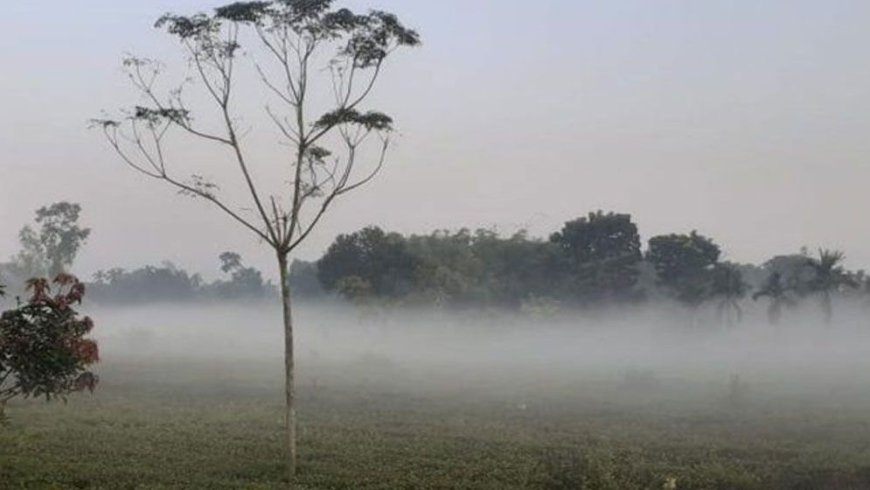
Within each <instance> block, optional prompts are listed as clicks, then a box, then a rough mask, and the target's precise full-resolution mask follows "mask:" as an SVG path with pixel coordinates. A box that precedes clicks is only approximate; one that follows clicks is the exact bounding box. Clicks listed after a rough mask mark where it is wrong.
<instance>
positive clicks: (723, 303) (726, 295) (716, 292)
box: [710, 264, 749, 327]
mask: <svg viewBox="0 0 870 490" xmlns="http://www.w3.org/2000/svg"><path fill="white" fill-rule="evenodd" d="M748 288H749V286H748V285H747V284H746V283H745V282H744V281H743V274H741V273H740V270H739V269H737V267H735V266H734V265H732V264H716V265H715V266H714V267H713V275H712V280H711V282H710V296H711V297H713V298H719V303H718V304H717V305H716V316H717V318H719V321H720V322H721V323H723V324H725V325H727V326H728V327H733V326H734V324H735V323H740V322H742V321H743V309H742V308H740V300H741V299H743V298H744V297H745V296H746V292H747V290H748Z"/></svg>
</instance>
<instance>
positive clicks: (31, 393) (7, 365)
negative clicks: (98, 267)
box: [0, 274, 99, 419]
mask: <svg viewBox="0 0 870 490" xmlns="http://www.w3.org/2000/svg"><path fill="white" fill-rule="evenodd" d="M28 290H29V291H30V293H31V296H30V298H29V299H28V300H27V302H26V303H24V304H22V305H19V306H18V307H17V308H15V309H12V310H9V311H6V312H3V314H2V315H0V419H3V418H4V414H5V412H4V408H5V407H6V404H7V402H8V401H9V400H11V399H13V398H15V397H25V398H29V397H44V398H45V399H46V400H51V399H52V398H56V397H64V396H65V395H67V394H68V393H70V392H72V391H75V390H78V389H81V388H82V386H83V385H82V383H86V384H87V387H88V388H90V389H91V390H93V387H94V384H95V382H96V378H95V377H94V375H93V374H92V373H90V372H88V371H87V367H88V366H90V365H91V364H93V363H95V362H97V361H98V360H99V351H98V349H97V344H96V342H94V341H93V340H91V339H88V338H87V337H86V335H88V334H89V333H90V332H91V330H92V329H93V327H94V324H93V321H92V320H91V319H90V318H89V317H79V314H78V312H76V311H75V310H74V309H73V306H74V305H76V304H78V303H81V301H82V297H83V296H84V292H85V288H84V285H83V284H81V283H80V282H79V281H78V280H77V279H76V278H74V277H72V276H70V275H66V274H61V275H59V276H57V277H56V278H55V279H54V281H53V284H52V283H50V282H49V281H48V280H47V279H33V280H31V281H30V282H29V283H28Z"/></svg>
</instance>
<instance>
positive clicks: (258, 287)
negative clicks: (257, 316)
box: [214, 252, 271, 299]
mask: <svg viewBox="0 0 870 490" xmlns="http://www.w3.org/2000/svg"><path fill="white" fill-rule="evenodd" d="M219 258H220V261H221V271H222V272H224V273H226V274H229V275H230V280H229V281H218V282H216V283H215V284H214V287H215V289H216V293H217V295H218V296H219V297H221V298H224V299H254V298H265V297H267V296H268V291H269V289H270V287H271V284H268V285H267V284H266V282H265V281H263V274H262V273H261V272H260V271H258V270H257V269H255V268H253V267H245V266H244V264H243V262H242V256H241V255H239V254H238V253H236V252H224V253H222V254H220V256H219Z"/></svg>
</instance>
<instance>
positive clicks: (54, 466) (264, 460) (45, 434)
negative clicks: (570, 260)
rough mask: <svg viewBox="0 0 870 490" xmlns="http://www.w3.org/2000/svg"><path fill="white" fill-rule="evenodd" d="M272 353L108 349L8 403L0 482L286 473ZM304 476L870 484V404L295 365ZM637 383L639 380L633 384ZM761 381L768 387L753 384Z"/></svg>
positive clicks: (224, 480)
mask: <svg viewBox="0 0 870 490" xmlns="http://www.w3.org/2000/svg"><path fill="white" fill-rule="evenodd" d="M279 373H280V366H279V365H277V364H274V363H267V362H263V363H260V364H251V363H241V362H240V363H236V364H234V363H229V362H227V363H223V364H213V363H208V362H205V361H202V362H195V363H192V362H186V363H182V362H172V361H166V362H161V363H156V362H151V363H144V362H141V363H136V362H118V361H115V362H108V363H105V364H103V365H102V366H101V376H102V384H101V386H100V388H99V391H98V393H96V394H95V395H93V396H90V395H79V396H74V397H72V398H71V399H70V401H69V403H68V404H62V403H56V404H45V403H42V402H33V401H29V402H18V403H13V404H12V405H11V406H10V408H9V415H10V416H11V424H10V425H9V426H7V427H5V428H0V488H3V489H7V488H11V489H15V488H179V489H181V488H184V489H188V488H203V489H206V488H208V489H218V488H264V489H265V488H285V487H286V482H285V481H284V476H283V465H282V460H281V457H282V454H283V452H282V449H283V447H282V442H281V441H282V439H281V436H282V433H281V423H282V411H281V408H282V407H281V392H280V379H279V378H278V377H277V376H276V375H277V374H279ZM301 378H302V381H301V383H300V384H301V386H300V398H301V401H300V405H301V406H300V412H299V419H300V429H301V440H300V458H301V461H300V471H299V481H298V488H307V489H430V488H431V489H435V488H443V489H448V488H468V489H511V488H532V489H585V488H589V489H634V488H638V489H640V488H649V489H660V488H663V486H664V484H665V482H666V480H667V479H668V478H674V479H676V483H677V487H676V488H679V489H769V488H797V489H838V490H840V489H850V488H852V489H863V488H870V410H868V408H870V404H868V403H866V402H865V401H860V400H857V401H856V400H852V401H850V402H848V403H847V402H841V401H833V400H830V399H823V398H811V397H804V398H801V397H799V396H793V397H791V398H789V397H786V396H780V397H778V398H777V397H774V396H767V395H763V393H762V392H758V391H750V392H749V393H750V394H749V395H748V396H747V400H746V401H745V402H744V403H742V404H741V405H740V406H734V405H733V403H729V402H728V401H727V379H726V380H721V382H720V381H719V380H717V381H710V382H700V381H699V382H698V383H696V384H690V383H686V382H682V381H681V382H676V381H674V380H669V379H663V380H661V381H650V380H645V379H644V378H641V379H640V381H633V382H632V381H631V380H630V379H628V380H626V379H625V378H624V377H623V375H620V374H618V373H611V374H601V373H598V374H595V373H593V374H589V375H588V376H586V377H577V378H572V377H570V376H564V377H562V378H559V379H554V378H553V377H552V376H548V375H547V373H546V372H544V371H542V370H535V369H531V370H529V371H525V372H523V371H519V370H518V371H516V372H509V371H507V370H505V369H492V370H490V371H487V370H484V369H477V370H470V369H469V370H463V369H457V368H443V369H439V368H428V369H423V368H422V367H418V368H413V369H412V368H408V367H402V366H394V365H392V364H390V363H389V362H388V361H386V360H380V359H377V358H372V359H360V360H358V361H355V362H347V363H334V364H323V365H321V366H317V368H316V369H315V368H314V367H312V366H305V367H303V372H302V376H301ZM645 383H646V385H645ZM761 391H763V390H761Z"/></svg>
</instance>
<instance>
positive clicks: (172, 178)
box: [93, 0, 420, 480]
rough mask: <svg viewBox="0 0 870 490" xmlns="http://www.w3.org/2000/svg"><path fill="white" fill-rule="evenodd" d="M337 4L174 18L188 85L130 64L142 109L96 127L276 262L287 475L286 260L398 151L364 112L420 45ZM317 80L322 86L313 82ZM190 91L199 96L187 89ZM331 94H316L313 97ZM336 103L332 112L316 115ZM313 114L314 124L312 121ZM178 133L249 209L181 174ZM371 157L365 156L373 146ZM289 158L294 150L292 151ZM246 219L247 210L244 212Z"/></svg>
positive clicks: (289, 356)
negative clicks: (258, 136) (257, 101)
mask: <svg viewBox="0 0 870 490" xmlns="http://www.w3.org/2000/svg"><path fill="white" fill-rule="evenodd" d="M333 3H334V2H333V0H274V1H253V2H236V3H232V4H229V5H225V6H223V7H219V8H217V9H215V10H214V12H213V13H211V14H203V13H199V14H195V15H192V16H182V15H173V14H167V15H164V16H163V17H161V18H160V20H158V21H157V24H156V27H158V28H163V29H165V30H166V31H167V32H168V33H169V34H171V35H173V36H174V37H175V38H177V40H178V41H179V42H180V46H181V48H182V49H183V50H184V52H185V54H186V56H187V57H188V59H189V68H190V71H191V72H192V75H191V76H190V77H188V78H186V79H185V81H184V82H182V83H181V85H179V86H177V87H175V88H174V89H172V90H169V91H166V92H162V91H161V90H160V89H159V87H160V86H161V85H160V83H161V82H160V78H161V77H160V75H161V74H162V73H163V72H164V71H163V65H161V64H159V63H157V62H154V61H152V60H148V59H143V58H128V59H126V60H125V61H124V67H125V69H126V71H127V73H128V75H129V77H130V80H131V81H132V83H133V85H134V86H135V88H137V89H138V90H139V91H140V92H141V94H142V96H143V98H144V100H145V102H144V103H142V105H137V106H135V107H133V108H132V109H130V110H127V111H125V112H124V113H123V117H120V118H102V119H98V120H94V121H93V122H94V126H95V127H97V128H99V129H101V130H102V132H103V134H104V135H105V137H106V139H107V141H108V142H109V144H110V145H111V147H112V148H113V149H114V150H115V151H116V152H117V154H118V155H120V157H121V159H122V160H123V162H125V163H126V164H127V165H129V166H130V167H132V168H133V169H135V170H137V171H138V172H140V173H142V174H144V175H146V176H148V177H150V178H153V179H154V180H157V181H161V182H164V183H166V184H168V185H169V186H172V187H174V188H175V189H177V190H178V191H179V192H180V193H182V194H185V195H189V196H192V197H196V198H200V199H202V200H204V201H207V202H208V203H210V204H211V205H213V206H214V207H216V208H218V209H220V210H221V211H223V212H224V213H225V214H226V215H228V216H229V217H230V218H231V219H232V220H234V221H235V222H237V223H238V224H239V225H241V226H242V227H244V228H245V229H247V230H248V231H249V232H251V233H253V234H254V235H255V236H256V237H257V238H259V239H260V240H262V241H263V242H265V243H267V244H268V245H269V246H270V247H271V248H272V249H273V250H274V252H275V257H276V260H277V264H278V271H279V274H280V279H281V298H282V303H283V319H284V334H285V340H286V341H285V348H284V351H285V369H286V427H287V446H288V458H287V467H288V472H289V477H290V479H291V480H292V479H293V477H294V475H295V473H296V412H295V403H294V399H295V388H294V360H293V317H292V309H291V302H290V287H289V284H288V277H287V276H288V257H289V255H290V254H291V253H292V252H293V251H294V250H295V249H296V247H298V246H299V245H300V244H301V243H302V242H303V241H304V240H305V239H306V238H307V237H308V236H309V235H310V234H311V232H312V231H313V230H314V228H315V227H316V225H317V224H318V223H319V222H320V221H321V219H322V217H323V215H324V213H325V212H326V211H327V210H328V209H329V208H330V206H331V205H332V204H333V203H334V202H335V201H336V199H338V198H340V197H341V196H344V195H345V194H347V193H349V192H351V191H353V190H355V189H358V188H360V187H362V186H363V185H365V184H366V183H368V182H370V181H371V180H372V179H373V178H374V177H375V176H376V175H377V174H378V172H379V171H380V170H381V168H382V166H383V164H384V157H385V155H386V153H387V150H388V148H389V145H390V134H391V131H392V129H393V120H392V119H391V118H390V117H389V116H388V115H386V114H384V113H382V112H378V111H373V110H363V108H362V107H363V104H364V103H365V101H366V100H367V98H368V96H369V95H370V94H371V93H372V89H373V88H374V86H375V84H376V82H377V81H378V79H379V76H380V75H381V73H382V71H383V69H384V67H385V61H386V60H387V58H388V57H389V56H390V55H391V54H392V53H394V52H395V50H396V49H398V48H400V47H405V46H416V45H418V44H420V38H419V36H418V34H417V33H416V32H415V31H413V30H411V29H408V28H406V27H404V26H403V25H402V23H401V22H400V21H399V20H398V19H397V18H396V16H395V15H393V14H390V13H386V12H381V11H370V12H368V13H365V14H357V13H354V12H352V11H350V10H348V9H344V8H341V9H337V8H335V7H334V6H333ZM243 66H247V67H248V68H249V69H250V75H251V76H250V77H248V78H250V79H252V80H254V81H255V82H259V83H260V85H259V87H260V88H261V89H262V90H260V91H259V92H257V93H258V94H262V95H264V96H268V97H270V102H268V103H267V104H266V107H265V109H264V112H263V119H264V120H265V121H269V124H274V126H273V128H274V130H273V132H274V133H275V134H277V135H279V141H278V145H277V146H276V148H277V149H279V150H281V152H282V153H283V154H284V155H285V157H284V158H279V159H278V160H276V162H275V163H276V164H277V163H280V164H281V165H283V166H284V169H285V170H284V171H283V172H282V180H283V181H284V185H282V186H281V187H280V190H278V191H276V192H274V193H270V194H268V195H267V194H266V193H265V192H264V191H263V187H262V181H258V180H257V176H256V175H255V169H254V166H253V165H252V162H253V161H254V160H255V158H256V157H255V155H254V154H253V152H252V151H251V150H252V147H254V146H255V145H254V144H253V143H252V142H250V140H249V138H248V137H247V136H248V133H249V132H250V129H251V127H245V126H244V125H243V118H242V116H241V112H242V109H243V108H244V107H246V106H248V107H249V106H250V105H251V104H252V103H253V102H252V101H251V100H250V94H251V92H246V93H244V94H243V95H244V97H243V96H242V94H240V91H239V89H238V86H239V85H240V84H242V83H244V82H247V81H248V78H246V77H245V76H240V73H239V72H240V71H241V69H242V68H243ZM319 76H325V79H322V80H320V82H321V83H320V84H318V83H317V80H318V77H319ZM191 86H192V87H191ZM324 87H326V89H327V90H323V91H322V92H325V93H327V94H328V96H325V97H324V96H322V95H323V93H322V92H321V93H317V92H316V89H318V88H319V89H324ZM191 88H192V89H198V92H197V94H198V96H199V97H200V99H204V100H206V101H208V102H209V103H210V104H211V105H212V107H213V108H214V109H216V114H217V116H218V120H219V123H218V128H219V129H215V128H213V127H211V126H209V125H208V124H205V123H203V121H202V119H199V118H194V116H193V112H194V111H193V110H192V107H193V105H192V102H191V100H193V103H197V102H198V101H199V100H200V99H198V98H196V97H187V94H188V92H189V91H190V90H191ZM324 100H328V101H329V102H327V106H326V110H324V111H317V112H315V109H313V108H312V106H313V105H321V106H322V104H323V103H324ZM312 114H316V116H315V117H312ZM174 133H180V134H181V135H184V136H187V137H190V138H193V139H198V140H202V141H204V142H207V143H212V144H214V145H216V146H217V147H219V148H222V149H224V150H225V151H226V152H227V155H228V158H229V159H230V161H231V162H232V164H233V166H235V167H236V169H237V170H238V172H239V180H240V182H241V184H242V188H243V189H244V193H246V194H247V195H248V197H249V202H248V204H247V206H241V205H233V204H232V203H230V201H229V198H228V197H227V196H225V195H222V193H220V192H219V187H218V185H217V184H216V182H215V181H213V180H210V179H207V178H206V177H203V176H202V175H201V174H192V175H187V176H185V175H182V174H180V173H179V172H178V171H177V170H173V169H174V167H173V165H172V160H171V158H170V155H169V153H170V152H169V150H170V148H169V147H168V146H169V145H168V144H167V141H168V139H169V138H170V137H171V135H172V134H174ZM369 141H371V142H373V143H375V145H374V148H369V149H368V150H366V149H365V144H366V143H367V142H369ZM286 148H289V151H288V150H287V149H286ZM246 209H247V210H246Z"/></svg>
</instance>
